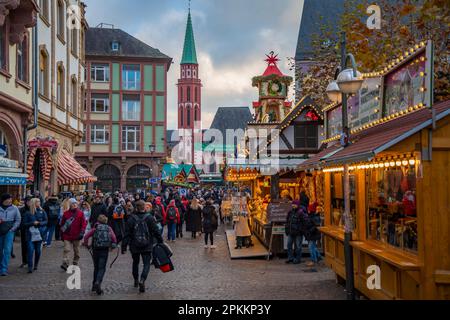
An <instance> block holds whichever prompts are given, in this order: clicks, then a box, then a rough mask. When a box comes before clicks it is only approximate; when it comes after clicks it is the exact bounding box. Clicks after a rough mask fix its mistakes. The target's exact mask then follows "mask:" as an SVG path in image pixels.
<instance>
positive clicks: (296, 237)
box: [286, 200, 304, 264]
mask: <svg viewBox="0 0 450 320" xmlns="http://www.w3.org/2000/svg"><path fill="white" fill-rule="evenodd" d="M303 214H304V211H303V209H302V208H300V201H298V200H295V201H293V202H292V210H291V211H289V213H288V216H287V219H286V235H287V236H288V243H287V246H288V260H287V261H286V263H293V264H300V263H301V258H302V245H303V234H302V215H303ZM294 246H295V250H294Z"/></svg>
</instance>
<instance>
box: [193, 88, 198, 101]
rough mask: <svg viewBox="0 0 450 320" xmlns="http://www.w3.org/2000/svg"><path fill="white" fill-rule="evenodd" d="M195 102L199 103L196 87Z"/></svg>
mask: <svg viewBox="0 0 450 320" xmlns="http://www.w3.org/2000/svg"><path fill="white" fill-rule="evenodd" d="M194 102H198V88H197V87H195V97H194Z"/></svg>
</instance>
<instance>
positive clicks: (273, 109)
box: [253, 52, 293, 123]
mask: <svg viewBox="0 0 450 320" xmlns="http://www.w3.org/2000/svg"><path fill="white" fill-rule="evenodd" d="M266 56H267V59H266V60H265V61H266V62H267V68H266V71H265V72H264V73H263V74H262V75H261V76H258V77H254V78H253V86H254V87H257V88H258V89H259V101H257V102H254V103H253V107H254V108H255V115H256V121H257V122H263V123H268V122H280V121H282V120H283V119H284V118H285V117H286V115H287V114H288V113H289V112H290V110H291V108H292V103H291V102H289V101H287V97H288V88H289V86H290V85H291V83H292V81H293V79H292V77H289V76H286V75H284V74H283V73H282V72H281V71H280V69H279V68H278V66H277V62H278V61H280V59H278V55H275V54H274V53H273V52H271V53H270V54H268V55H266Z"/></svg>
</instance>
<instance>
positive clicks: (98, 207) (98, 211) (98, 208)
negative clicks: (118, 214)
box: [89, 194, 107, 226]
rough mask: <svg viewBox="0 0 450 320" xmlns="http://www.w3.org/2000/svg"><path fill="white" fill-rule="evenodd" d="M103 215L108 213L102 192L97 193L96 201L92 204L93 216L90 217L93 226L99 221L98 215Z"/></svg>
mask: <svg viewBox="0 0 450 320" xmlns="http://www.w3.org/2000/svg"><path fill="white" fill-rule="evenodd" d="M101 215H104V216H106V215H107V210H106V205H105V204H104V203H103V202H102V196H101V195H100V194H96V195H95V197H94V203H93V204H92V206H91V217H90V218H89V223H90V224H91V226H93V225H95V224H96V223H97V221H98V217H100V216H101Z"/></svg>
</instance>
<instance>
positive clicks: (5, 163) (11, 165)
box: [0, 157, 19, 169]
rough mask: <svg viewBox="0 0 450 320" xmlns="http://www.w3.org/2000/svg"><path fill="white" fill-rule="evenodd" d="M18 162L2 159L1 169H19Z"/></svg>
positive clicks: (0, 158) (0, 160)
mask: <svg viewBox="0 0 450 320" xmlns="http://www.w3.org/2000/svg"><path fill="white" fill-rule="evenodd" d="M18 167H19V163H18V161H15V160H11V159H8V158H2V157H0V168H14V169H15V168H18Z"/></svg>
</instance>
